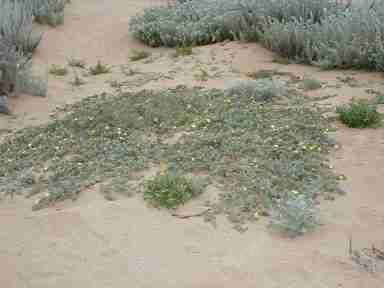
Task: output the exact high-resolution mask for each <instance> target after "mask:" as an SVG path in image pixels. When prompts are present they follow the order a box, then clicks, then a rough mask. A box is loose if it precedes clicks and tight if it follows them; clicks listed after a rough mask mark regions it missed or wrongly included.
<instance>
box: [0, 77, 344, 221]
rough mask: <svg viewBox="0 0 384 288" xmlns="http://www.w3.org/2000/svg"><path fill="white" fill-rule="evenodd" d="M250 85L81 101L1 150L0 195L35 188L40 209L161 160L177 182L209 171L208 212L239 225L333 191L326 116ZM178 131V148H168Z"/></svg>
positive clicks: (168, 183) (163, 184)
mask: <svg viewBox="0 0 384 288" xmlns="http://www.w3.org/2000/svg"><path fill="white" fill-rule="evenodd" d="M254 81H256V80H254ZM263 81H267V80H263ZM259 85H260V86H259ZM253 86H254V87H257V88H256V89H251V90H248V89H245V90H243V89H238V88H236V85H234V86H232V87H230V88H228V89H227V90H225V91H221V90H205V89H197V88H194V89H187V88H184V87H178V88H176V89H170V90H162V91H156V92H155V91H147V90H143V91H140V92H137V93H124V94H119V95H108V94H102V95H97V96H94V97H90V98H87V99H85V100H83V101H81V102H79V103H78V104H75V105H73V106H70V107H68V114H67V115H65V116H61V117H60V118H57V119H55V120H53V121H52V122H51V123H49V124H48V125H43V126H40V127H36V128H28V129H24V130H21V131H19V132H17V133H16V134H15V135H13V136H10V137H9V138H7V139H5V140H4V141H3V143H1V144H0V160H1V162H2V163H3V165H2V166H1V167H0V191H1V192H3V193H5V192H7V191H17V192H24V193H26V194H28V193H29V192H30V191H31V190H33V188H34V187H36V186H38V187H40V188H39V195H40V198H39V199H38V200H37V202H36V205H35V206H34V208H35V209H39V208H43V207H46V206H49V205H51V204H53V203H54V202H55V201H60V200H63V199H68V198H70V199H75V198H76V197H77V195H78V193H80V192H81V191H82V190H83V189H85V188H86V187H89V186H92V185H94V184H96V183H98V182H100V183H120V184H119V186H120V187H122V186H124V183H128V181H129V177H130V175H132V174H135V173H136V174H137V171H138V170H143V169H145V168H146V167H148V166H149V165H153V164H159V163H165V164H166V165H168V166H169V167H173V171H175V172H174V173H175V175H186V174H187V173H189V174H192V175H193V174H194V173H195V172H197V171H206V174H207V175H209V177H210V178H211V180H215V181H216V182H219V183H223V184H225V185H223V186H224V187H225V190H224V191H223V194H222V198H221V200H220V201H219V202H218V203H215V204H213V203H212V211H214V213H224V214H226V215H228V217H229V219H230V220H231V221H233V222H234V223H237V224H243V223H246V222H248V221H252V220H254V215H255V214H256V213H258V214H259V215H261V214H269V213H270V212H269V211H270V209H273V207H277V205H280V203H282V201H285V200H286V199H289V196H291V194H292V191H298V193H299V194H300V195H304V196H305V197H307V198H308V199H312V200H314V199H317V198H319V197H321V196H322V195H328V193H333V192H336V191H337V190H336V186H337V179H336V177H335V175H333V173H332V172H331V170H330V168H329V165H328V164H327V153H328V151H329V150H330V149H331V148H332V147H333V145H334V144H333V142H332V141H331V140H330V139H329V138H328V136H327V131H329V130H328V129H329V125H328V122H327V121H326V119H325V118H324V117H322V111H321V110H320V109H319V108H317V107H312V106H311V105H310V104H309V103H307V102H305V100H304V99H303V98H301V97H300V96H297V95H296V94H295V93H293V92H290V93H283V94H279V97H269V96H268V97H265V95H273V93H272V92H265V91H267V90H268V89H272V91H275V84H274V83H270V84H267V83H262V84H257V83H252V85H251V87H253ZM260 87H261V88H260ZM236 89H238V93H236ZM258 89H260V90H258ZM257 91H259V92H257ZM257 93H260V94H261V96H258V95H257ZM180 132H183V134H182V135H183V136H182V137H181V138H180V137H179V138H178V140H177V141H167V140H168V139H171V138H172V137H174V136H175V135H177V134H180ZM180 177H181V176H180ZM111 185H114V184H111ZM111 187H112V186H111ZM180 187H182V188H180ZM106 188H108V187H106ZM179 188H180V189H181V191H182V192H180V191H179ZM146 189H147V190H146V192H145V195H146V196H145V198H146V199H152V201H155V202H157V204H158V205H160V206H162V205H163V206H168V207H171V206H174V205H176V204H179V203H182V202H183V201H186V199H188V198H189V197H191V195H196V194H195V192H191V191H195V190H191V186H190V185H189V184H187V182H186V180H183V178H179V176H177V177H176V176H175V177H174V176H170V175H169V174H165V176H164V175H162V176H158V177H156V178H155V179H154V181H153V182H150V184H148V185H147V188H146ZM167 189H170V190H167ZM164 191H165V192H164ZM167 191H168V192H167ZM179 192H180V193H179ZM179 194H180V195H179ZM171 199H172V200H171Z"/></svg>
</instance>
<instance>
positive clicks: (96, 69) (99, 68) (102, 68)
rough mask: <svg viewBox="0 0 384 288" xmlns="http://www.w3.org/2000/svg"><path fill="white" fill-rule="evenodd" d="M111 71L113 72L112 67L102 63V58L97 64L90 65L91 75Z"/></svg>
mask: <svg viewBox="0 0 384 288" xmlns="http://www.w3.org/2000/svg"><path fill="white" fill-rule="evenodd" d="M109 72H111V67H109V66H108V65H105V64H103V63H101V61H100V60H99V61H97V63H96V65H95V66H91V67H89V73H91V75H100V74H107V73H109Z"/></svg>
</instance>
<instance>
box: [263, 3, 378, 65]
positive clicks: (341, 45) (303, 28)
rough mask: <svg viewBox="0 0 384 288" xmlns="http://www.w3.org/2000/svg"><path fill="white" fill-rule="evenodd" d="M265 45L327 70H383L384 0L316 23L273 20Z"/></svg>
mask: <svg viewBox="0 0 384 288" xmlns="http://www.w3.org/2000/svg"><path fill="white" fill-rule="evenodd" d="M264 28H265V29H264V34H263V36H264V37H263V42H264V44H265V45H266V46H267V47H268V48H270V49H271V50H273V51H275V52H277V53H279V54H281V55H283V56H285V57H288V58H292V59H295V60H298V61H301V62H305V63H309V64H315V65H319V66H321V67H324V68H364V69H372V70H379V71H383V70H384V45H383V43H384V1H382V0H379V1H376V2H375V5H366V4H364V5H361V6H359V5H357V4H355V6H352V7H349V8H348V9H346V10H344V12H339V13H335V14H332V15H328V16H327V17H325V18H324V19H322V20H321V21H320V22H317V23H313V21H308V20H305V19H300V18H296V19H295V20H294V21H291V22H279V21H276V20H274V19H271V20H270V21H269V22H268V24H267V25H265V26H264Z"/></svg>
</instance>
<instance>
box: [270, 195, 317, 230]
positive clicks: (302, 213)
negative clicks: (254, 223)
mask: <svg viewBox="0 0 384 288" xmlns="http://www.w3.org/2000/svg"><path fill="white" fill-rule="evenodd" d="M270 214H271V217H270V220H271V227H272V228H274V229H277V230H279V231H281V232H284V233H287V234H288V235H289V236H291V237H296V236H299V235H302V234H304V233H306V232H308V231H310V230H312V229H314V228H316V226H318V225H319V219H318V216H317V214H318V212H317V209H316V207H315V205H314V202H313V200H312V199H310V198H308V197H306V196H305V195H297V196H292V197H291V198H289V199H287V200H282V201H281V202H280V203H279V204H277V205H275V206H274V208H273V209H271V212H270Z"/></svg>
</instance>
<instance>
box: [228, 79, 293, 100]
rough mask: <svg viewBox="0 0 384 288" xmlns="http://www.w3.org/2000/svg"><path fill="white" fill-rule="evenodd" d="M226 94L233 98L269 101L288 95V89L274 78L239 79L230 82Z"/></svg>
mask: <svg viewBox="0 0 384 288" xmlns="http://www.w3.org/2000/svg"><path fill="white" fill-rule="evenodd" d="M226 94H227V95H228V96H229V97H231V98H239V100H240V99H244V97H247V98H249V99H250V100H252V101H256V102H268V101H272V100H273V99H274V98H277V97H281V96H284V95H286V89H284V86H283V84H282V83H281V82H279V81H274V80H272V79H257V80H239V81H236V82H234V83H232V84H230V86H229V88H227V89H226Z"/></svg>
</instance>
